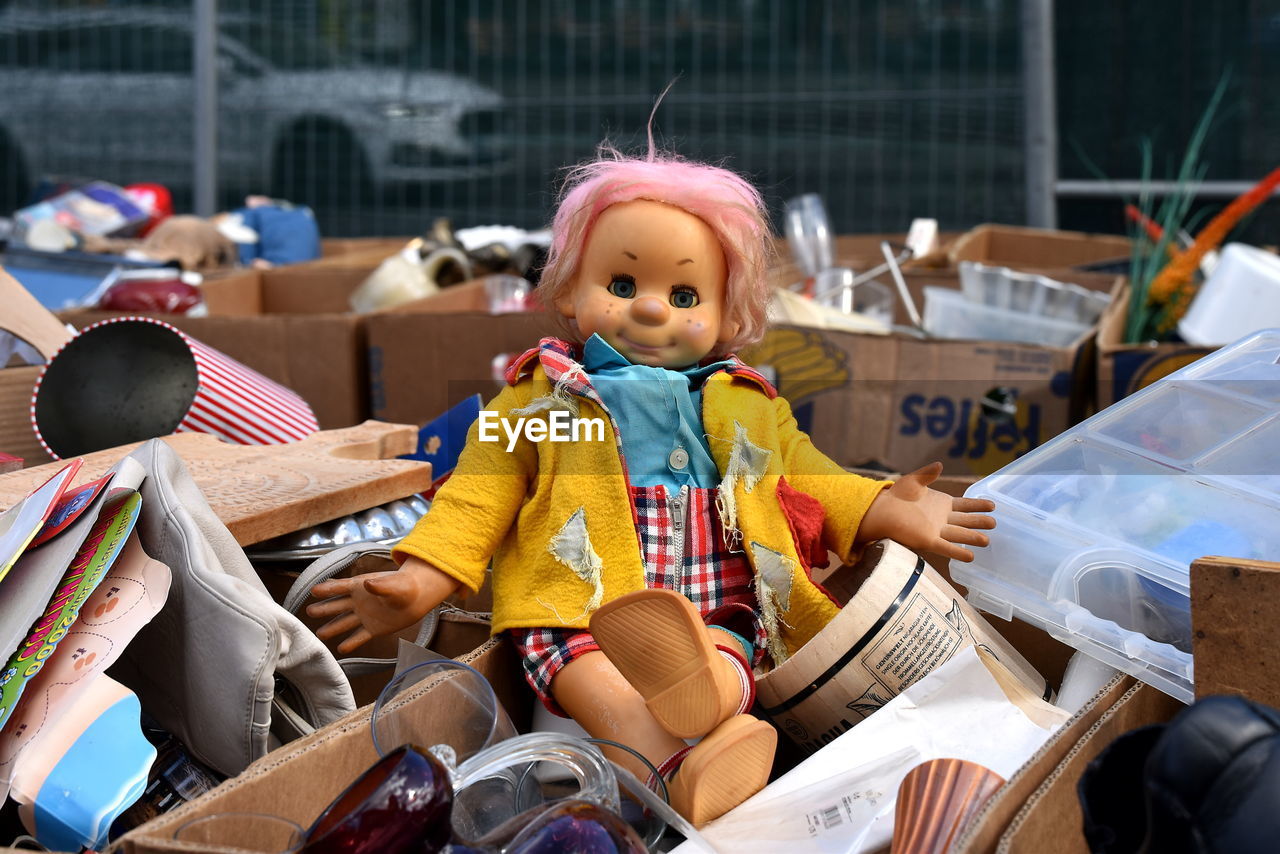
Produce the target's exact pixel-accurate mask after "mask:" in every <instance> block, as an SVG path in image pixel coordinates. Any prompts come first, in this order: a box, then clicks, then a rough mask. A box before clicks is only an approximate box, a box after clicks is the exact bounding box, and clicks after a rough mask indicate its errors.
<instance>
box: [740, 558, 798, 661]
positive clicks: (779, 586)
mask: <svg viewBox="0 0 1280 854" xmlns="http://www.w3.org/2000/svg"><path fill="white" fill-rule="evenodd" d="M751 556H752V558H753V560H752V562H753V563H754V564H755V568H756V598H757V599H759V600H760V621H761V622H762V623H764V631H765V636H766V637H767V638H768V644H767V645H768V647H769V655H770V657H772V658H773V663H774V664H775V665H778V664H781V663H782V662H784V661H786V660H787V658H788V655H789V654H788V652H787V645H786V644H785V643H783V641H782V631H781V629H782V627H783V626H785V625H786V622H785V621H784V620H783V619H782V614H784V613H785V612H786V611H788V610H790V608H791V581H792V578H794V577H795V570H796V562H795V561H794V560H792V559H791V558H789V557H787V556H786V555H784V554H782V553H781V552H777V551H774V550H773V549H771V548H769V547H768V546H763V545H761V544H760V543H755V542H753V543H752V544H751Z"/></svg>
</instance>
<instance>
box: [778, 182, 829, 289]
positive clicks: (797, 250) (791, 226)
mask: <svg viewBox="0 0 1280 854" xmlns="http://www.w3.org/2000/svg"><path fill="white" fill-rule="evenodd" d="M783 218H784V220H785V223H786V231H787V243H788V244H789V245H790V246H791V253H792V254H793V255H794V256H795V259H796V265H797V266H799V267H800V269H801V270H802V271H803V272H804V274H805V276H806V277H811V276H814V275H817V273H818V272H819V271H820V270H825V269H827V268H828V267H830V266H831V264H832V250H831V226H830V224H829V221H828V220H827V209H826V208H825V207H824V206H823V204H822V197H821V196H819V195H818V194H817V193H806V194H804V195H803V196H796V197H795V198H793V199H789V200H788V201H787V203H786V205H785V206H784V208H783Z"/></svg>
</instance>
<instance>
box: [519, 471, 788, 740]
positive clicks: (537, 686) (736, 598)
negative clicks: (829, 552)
mask: <svg viewBox="0 0 1280 854" xmlns="http://www.w3.org/2000/svg"><path fill="white" fill-rule="evenodd" d="M716 493H717V490H716V489H697V488H691V489H689V490H688V491H687V492H685V493H682V494H683V495H684V496H685V501H686V505H687V506H686V508H685V511H684V512H683V513H680V512H679V508H678V506H674V505H676V504H677V501H678V499H679V496H675V497H671V498H669V497H668V495H667V491H666V488H665V487H662V486H650V487H635V486H633V487H631V497H632V500H633V501H634V502H635V507H636V516H637V517H638V519H639V527H638V528H637V531H636V533H637V535H638V537H639V540H640V550H641V554H642V556H643V557H644V567H645V572H644V577H645V585H646V586H647V587H665V588H667V589H668V590H675V591H678V592H680V593H683V594H684V595H685V596H687V597H688V598H689V601H690V602H692V603H693V605H694V607H696V608H697V609H698V611H699V613H701V614H702V616H703V618H704V619H707V618H710V619H709V621H708V624H709V625H723V626H724V627H725V628H729V629H732V630H733V631H735V632H737V633H738V634H740V635H742V636H743V637H745V638H746V639H747V640H749V641H751V642H752V643H753V644H754V645H755V654H754V659H753V661H752V664H753V665H755V664H759V662H760V659H761V658H763V656H764V649H765V634H764V624H763V623H762V622H761V620H760V615H759V603H758V602H757V600H756V594H755V590H754V589H753V577H752V572H751V564H750V563H749V562H748V561H747V556H746V554H745V553H743V552H740V551H737V552H735V551H731V550H730V549H729V546H728V545H727V544H726V543H725V538H724V531H723V529H722V527H721V525H720V516H719V514H718V513H717V512H716ZM731 622H733V623H735V624H730V623H731ZM510 635H511V639H512V641H514V642H515V645H516V649H517V650H518V651H519V653H520V658H521V663H522V664H523V665H524V676H525V679H526V680H527V681H528V683H529V685H530V686H531V687H532V688H533V690H534V691H535V692H537V694H538V697H539V699H541V700H542V702H543V704H544V705H545V706H546V707H547V708H548V709H550V710H551V711H552V712H554V713H555V714H557V715H560V716H561V717H564V716H565V714H564V711H563V710H562V709H561V708H560V707H559V705H558V704H557V703H556V702H555V700H553V699H552V697H551V680H552V679H553V678H555V675H556V673H558V672H559V671H560V668H562V667H564V666H565V665H566V664H568V663H569V662H571V661H573V660H574V659H575V658H577V657H578V656H580V655H583V654H585V653H588V652H591V651H593V650H597V649H599V648H600V647H599V646H597V645H596V642H595V640H594V639H593V638H592V637H591V633H590V632H587V631H584V630H582V629H554V628H535V629H512V630H511V631H510Z"/></svg>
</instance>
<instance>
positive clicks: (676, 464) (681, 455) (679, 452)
mask: <svg viewBox="0 0 1280 854" xmlns="http://www.w3.org/2000/svg"><path fill="white" fill-rule="evenodd" d="M667 462H669V463H670V464H671V467H672V468H673V469H676V470H680V469H683V468H684V467H685V466H687V465H689V452H688V451H686V450H685V449H684V448H676V449H675V450H674V451H672V452H671V456H669V457H667Z"/></svg>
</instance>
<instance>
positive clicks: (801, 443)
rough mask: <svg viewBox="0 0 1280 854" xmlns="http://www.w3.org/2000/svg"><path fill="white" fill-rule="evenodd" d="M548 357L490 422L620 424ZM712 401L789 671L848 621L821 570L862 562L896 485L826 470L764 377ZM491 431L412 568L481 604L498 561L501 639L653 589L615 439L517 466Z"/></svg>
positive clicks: (569, 445) (727, 511)
mask: <svg viewBox="0 0 1280 854" xmlns="http://www.w3.org/2000/svg"><path fill="white" fill-rule="evenodd" d="M546 343H547V342H545V341H544V345H545V344H546ZM556 343H559V342H556ZM546 352H547V350H546V347H545V346H544V347H543V354H544V355H543V358H542V361H541V363H537V364H535V361H536V354H537V353H538V351H530V352H529V353H527V354H525V356H524V357H522V359H521V361H520V362H518V363H517V365H516V366H514V368H513V370H512V371H511V372H510V374H509V378H510V379H511V380H512V384H510V385H509V386H508V387H507V388H505V389H503V390H502V392H501V393H500V394H499V395H498V396H497V397H496V398H495V399H494V400H493V401H492V402H491V403H490V404H489V406H488V409H487V411H490V412H496V413H497V415H498V417H499V418H503V419H510V420H511V421H510V423H512V424H514V423H515V419H517V418H520V417H526V418H534V419H544V420H545V419H546V418H547V417H548V412H549V411H552V410H563V409H568V410H569V411H570V412H571V413H573V414H575V415H576V416H577V417H579V418H600V419H603V420H604V423H605V424H608V425H612V421H611V420H610V419H609V417H608V415H607V413H606V412H605V410H604V409H603V407H601V406H600V405H599V404H598V403H597V402H596V401H595V400H592V399H589V398H588V397H583V396H579V395H577V394H573V393H571V391H572V390H573V389H574V385H575V384H574V379H575V376H574V374H575V371H574V367H575V363H573V362H572V361H571V360H566V361H564V362H561V363H559V364H558V365H557V364H555V363H549V362H548V361H547V358H546V356H545V354H546ZM566 365H567V366H568V370H567V371H565V370H561V369H562V368H564V367H565V366H566ZM548 368H550V370H551V372H552V375H553V378H548V373H547V371H548ZM581 376H582V375H581V374H580V373H579V374H576V379H577V380H578V384H579V385H580V384H581V382H582V381H581ZM553 380H555V381H553ZM556 381H558V382H556ZM702 401H703V403H702V424H703V429H704V431H705V433H706V434H707V437H708V445H709V447H710V449H711V456H712V458H713V459H714V460H715V463H716V467H717V469H718V470H719V472H720V475H721V477H722V478H723V479H722V481H721V483H720V498H721V507H720V513H721V518H722V522H723V526H724V528H725V530H726V531H727V532H728V531H736V532H739V533H740V537H741V538H740V544H741V545H740V547H741V548H742V549H743V550H744V551H745V552H746V555H747V557H748V560H749V561H750V563H751V566H752V568H753V570H754V573H755V576H756V586H757V589H756V592H757V596H758V597H759V599H760V603H761V613H762V616H763V619H764V624H765V627H766V630H767V631H768V632H769V634H770V639H769V640H770V642H769V649H770V652H771V653H772V654H773V657H774V659H775V661H780V660H781V659H784V658H785V657H786V656H787V655H789V654H791V653H794V652H795V651H796V650H797V649H799V648H800V647H801V646H802V645H803V644H804V643H805V642H807V641H808V640H809V639H810V638H812V637H813V636H814V635H815V634H817V632H818V631H819V630H820V629H821V628H822V627H823V626H825V625H826V624H827V622H828V621H830V620H831V618H832V617H834V616H835V614H836V612H837V611H838V606H837V605H836V604H835V603H834V602H833V601H832V599H831V598H830V597H829V596H828V595H827V594H826V592H825V591H823V590H822V589H821V588H820V587H819V586H818V585H816V584H815V583H814V582H813V581H812V579H811V578H810V575H809V571H810V568H811V566H812V565H825V557H826V552H827V550H830V551H833V552H835V553H836V554H837V555H839V556H841V557H842V558H844V559H850V558H852V557H853V556H854V555H855V552H856V549H855V547H854V535H855V534H856V533H857V530H858V525H859V524H860V522H861V520H862V517H863V515H864V514H865V513H866V511H867V508H868V507H869V506H870V505H871V502H872V501H873V500H874V499H875V497H876V496H877V495H878V494H879V492H880V489H882V488H883V487H885V486H887V485H888V484H887V483H884V482H880V481H875V480H870V479H868V478H864V477H859V476H857V475H854V474H851V473H849V472H846V471H844V470H843V469H842V468H840V466H838V465H837V464H836V463H834V462H832V461H831V460H830V459H828V458H827V457H826V456H824V455H823V454H822V453H821V452H820V451H818V450H817V449H816V448H815V447H814V446H813V443H812V442H811V441H810V439H809V437H808V436H807V435H806V434H804V433H803V432H801V431H800V430H799V428H798V427H797V426H796V421H795V418H794V417H793V416H792V414H791V407H790V406H789V405H788V404H787V402H786V400H784V399H783V398H780V397H777V396H776V392H774V391H773V388H772V387H771V386H769V384H768V383H767V382H766V381H764V380H763V379H762V378H760V377H759V376H758V375H757V374H755V373H754V372H753V371H750V370H749V369H745V370H740V371H721V372H719V373H716V374H713V375H711V376H710V377H709V378H708V379H707V380H706V383H705V384H704V386H703V390H702ZM518 410H523V412H518ZM559 417H563V416H559ZM479 431H480V422H479V421H477V422H476V423H475V424H473V425H472V427H471V430H470V432H469V433H468V435H467V444H466V448H465V449H464V450H463V452H462V455H461V457H460V458H459V460H458V465H457V468H456V469H455V470H454V473H453V475H452V477H451V478H450V479H449V480H448V482H446V483H445V485H444V486H443V487H441V489H440V491H439V492H438V493H437V495H436V497H435V501H434V502H433V503H432V506H431V511H430V512H429V513H428V514H427V515H426V516H424V517H423V518H422V520H421V521H420V522H419V523H418V525H417V526H416V527H415V528H414V529H413V531H411V532H410V533H409V535H408V536H406V537H405V538H404V539H403V540H402V541H401V542H400V544H399V545H397V546H396V548H395V550H394V552H393V554H394V555H395V556H396V557H397V558H398V559H399V560H403V559H404V558H405V557H406V556H408V555H413V556H415V557H418V558H421V559H422V560H424V561H426V562H427V563H429V564H431V565H432V566H434V567H436V568H437V569H439V570H441V571H442V572H445V573H447V574H448V575H450V576H452V577H453V578H455V579H457V580H458V581H459V582H461V583H462V584H464V585H466V586H467V587H469V588H470V589H471V590H473V591H474V590H478V589H479V587H480V586H481V585H482V584H483V583H484V579H485V571H486V569H487V567H488V565H489V561H490V558H492V559H493V603H494V605H493V631H494V632H495V633H497V632H500V631H503V630H505V629H512V628H525V627H551V628H561V627H566V628H586V627H587V623H588V619H589V617H590V613H591V611H592V610H594V609H595V608H596V607H598V606H599V605H600V604H601V603H602V602H607V601H610V600H611V599H614V598H616V597H618V596H621V595H623V594H625V593H629V592H631V591H634V590H639V589H642V588H643V587H644V584H645V571H644V565H643V561H642V558H641V553H640V546H639V541H638V539H637V534H636V530H635V524H634V516H633V513H634V508H633V507H632V503H631V495H630V491H629V489H628V479H627V476H626V473H625V471H624V466H623V461H622V457H621V454H620V452H619V444H618V442H617V440H616V434H613V433H612V430H611V428H607V429H606V431H605V436H604V440H603V441H577V442H552V441H540V442H531V441H529V440H528V439H527V438H524V437H523V436H522V437H521V438H520V439H519V440H518V441H517V442H516V444H515V446H514V448H513V449H512V450H511V452H508V451H507V446H508V442H507V435H506V434H505V433H504V432H502V431H501V430H499V431H498V433H499V437H500V440H499V441H497V442H491V441H490V442H481V441H479V440H478V434H479ZM583 523H585V525H584V524H583Z"/></svg>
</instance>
